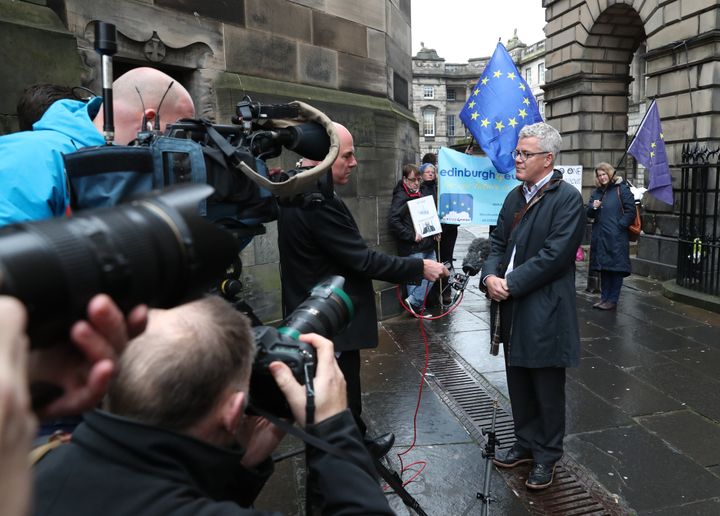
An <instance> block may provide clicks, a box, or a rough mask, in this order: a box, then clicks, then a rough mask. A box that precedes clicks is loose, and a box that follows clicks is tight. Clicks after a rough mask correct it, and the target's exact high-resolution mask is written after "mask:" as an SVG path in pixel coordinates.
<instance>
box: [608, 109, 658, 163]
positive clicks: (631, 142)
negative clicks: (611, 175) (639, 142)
mask: <svg viewBox="0 0 720 516" xmlns="http://www.w3.org/2000/svg"><path fill="white" fill-rule="evenodd" d="M654 103H655V99H653V101H652V102H651V103H650V105H649V106H648V108H647V109H646V110H645V114H644V115H643V118H642V120H640V125H638V128H637V129H636V130H635V134H634V135H633V137H632V140H630V145H627V146H626V147H625V152H623V155H622V156H620V161H618V164H617V166H616V167H615V169H616V170H617V169H618V168H620V165H621V164H622V162H623V160H624V159H625V157H626V156H627V153H628V149H629V148H630V147H631V146H632V144H633V142H634V141H635V138H636V137H637V133H638V132H639V131H640V129H641V128H642V126H643V124H644V123H645V119H646V118H647V116H648V114H649V113H650V108H651V107H652V105H653V104H654ZM626 176H627V174H626Z"/></svg>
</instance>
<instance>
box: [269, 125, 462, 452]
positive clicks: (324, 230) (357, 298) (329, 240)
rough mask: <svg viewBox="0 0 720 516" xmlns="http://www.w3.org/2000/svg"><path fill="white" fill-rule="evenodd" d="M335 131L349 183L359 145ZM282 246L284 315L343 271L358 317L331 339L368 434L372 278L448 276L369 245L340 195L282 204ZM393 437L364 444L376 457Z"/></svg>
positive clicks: (338, 169)
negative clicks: (306, 204)
mask: <svg viewBox="0 0 720 516" xmlns="http://www.w3.org/2000/svg"><path fill="white" fill-rule="evenodd" d="M335 130H336V131H337V133H338V136H339V138H340V148H339V151H338V157H337V159H336V160H335V162H334V163H333V166H332V178H333V183H334V184H335V185H346V184H347V183H348V182H350V178H351V176H352V173H353V171H354V170H355V167H357V164H358V162H357V160H356V159H355V145H354V142H353V137H352V135H351V134H350V131H348V130H347V128H346V127H344V126H342V125H340V124H338V123H335ZM310 163H312V162H308V161H307V160H304V162H303V164H304V165H307V164H310ZM278 246H279V248H280V268H281V273H282V300H283V310H284V313H285V315H288V314H290V313H291V312H292V311H293V310H295V308H297V306H298V305H299V304H300V303H301V302H302V301H303V300H304V299H305V298H306V297H307V295H308V293H309V292H310V290H311V289H312V288H313V287H314V286H315V285H317V284H318V283H320V281H322V280H324V279H325V278H327V277H328V276H333V275H338V274H339V275H341V276H343V277H344V278H345V291H346V292H347V294H348V295H349V296H350V298H351V299H352V302H353V304H354V306H355V318H354V319H353V321H352V322H351V323H350V326H349V327H348V328H347V329H346V330H345V331H344V332H342V333H341V334H339V335H335V336H333V341H334V343H335V350H336V351H339V352H340V353H339V356H338V364H339V365H340V369H341V370H342V372H343V375H344V376H345V381H346V382H347V392H348V405H349V407H350V410H351V411H352V413H353V416H354V417H355V421H356V423H357V425H358V428H359V429H360V432H361V434H362V435H363V437H365V433H366V430H367V427H366V425H365V423H364V422H363V420H362V418H361V417H360V414H361V412H362V402H361V392H362V389H361V386H360V350H361V349H366V348H376V347H377V345H378V333H377V315H376V313H375V291H374V289H373V285H372V280H373V279H378V280H382V281H389V282H392V283H407V282H409V281H413V280H419V279H420V278H422V277H425V278H426V279H428V280H430V281H435V280H437V279H438V278H439V277H441V276H447V274H448V271H447V269H446V268H445V267H444V266H443V265H442V264H440V263H438V262H436V261H434V260H423V259H422V258H410V257H406V258H400V257H397V256H390V255H387V254H384V253H382V252H379V251H375V250H374V249H370V248H369V247H368V246H367V244H366V243H365V239H364V238H363V237H362V235H361V234H360V230H359V229H358V226H357V223H356V222H355V219H354V217H353V216H352V213H350V210H349V209H348V207H347V206H346V205H345V203H344V202H343V200H342V199H341V198H340V196H338V195H337V194H335V195H334V196H333V198H332V199H331V200H329V201H326V202H325V203H324V204H323V205H322V206H320V207H319V208H317V209H301V208H281V209H280V216H279V217H278ZM394 439H395V437H394V436H393V435H392V434H389V433H388V434H385V435H382V436H380V437H377V438H375V439H370V438H366V439H365V443H366V446H367V447H368V450H369V451H370V452H371V453H372V454H373V455H374V456H375V457H381V456H383V455H385V454H386V453H387V452H388V450H389V449H390V448H391V447H392V444H393V442H394Z"/></svg>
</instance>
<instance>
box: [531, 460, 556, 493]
mask: <svg viewBox="0 0 720 516" xmlns="http://www.w3.org/2000/svg"><path fill="white" fill-rule="evenodd" d="M554 477H555V464H539V463H537V462H536V463H535V464H533V467H532V468H531V469H530V474H529V475H528V479H527V480H526V481H525V485H526V486H527V487H528V489H546V488H548V487H550V484H552V483H553V478H554Z"/></svg>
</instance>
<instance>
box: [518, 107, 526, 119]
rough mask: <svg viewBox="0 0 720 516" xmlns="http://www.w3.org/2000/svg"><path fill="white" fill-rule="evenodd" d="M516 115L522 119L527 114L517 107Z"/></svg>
mask: <svg viewBox="0 0 720 516" xmlns="http://www.w3.org/2000/svg"><path fill="white" fill-rule="evenodd" d="M518 116H519V117H520V118H522V119H525V117H526V116H527V111H525V110H524V109H519V110H518Z"/></svg>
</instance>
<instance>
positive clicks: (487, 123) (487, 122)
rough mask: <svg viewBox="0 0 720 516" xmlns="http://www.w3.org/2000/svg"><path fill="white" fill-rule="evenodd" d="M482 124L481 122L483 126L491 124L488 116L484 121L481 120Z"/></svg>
mask: <svg viewBox="0 0 720 516" xmlns="http://www.w3.org/2000/svg"><path fill="white" fill-rule="evenodd" d="M480 124H481V125H482V126H483V127H487V126H489V125H490V120H488V119H487V118H483V119H482V121H481V122H480Z"/></svg>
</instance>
